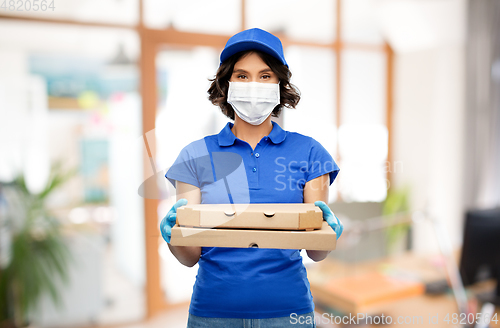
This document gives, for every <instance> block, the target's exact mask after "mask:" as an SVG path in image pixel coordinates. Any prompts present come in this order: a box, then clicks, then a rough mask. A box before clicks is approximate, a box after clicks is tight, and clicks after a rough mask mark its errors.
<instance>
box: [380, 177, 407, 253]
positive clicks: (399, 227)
mask: <svg viewBox="0 0 500 328" xmlns="http://www.w3.org/2000/svg"><path fill="white" fill-rule="evenodd" d="M409 194H410V188H409V187H408V186H406V187H404V188H401V189H394V188H391V189H389V190H388V192H387V197H386V199H385V201H384V202H383V205H382V215H383V217H384V218H385V220H386V224H387V225H388V228H387V229H386V231H385V237H386V246H387V253H388V254H389V255H392V254H395V253H398V252H400V251H404V250H405V249H406V248H407V244H408V242H407V238H405V237H408V231H409V229H410V227H411V224H410V223H408V222H407V220H405V217H406V216H410V213H409V209H410V206H409V204H408V203H409ZM401 221H403V222H401ZM402 243H403V244H402Z"/></svg>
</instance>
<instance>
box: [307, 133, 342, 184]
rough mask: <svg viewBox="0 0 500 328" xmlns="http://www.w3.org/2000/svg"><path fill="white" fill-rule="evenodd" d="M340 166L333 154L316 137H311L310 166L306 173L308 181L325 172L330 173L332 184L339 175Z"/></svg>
mask: <svg viewBox="0 0 500 328" xmlns="http://www.w3.org/2000/svg"><path fill="white" fill-rule="evenodd" d="M339 171H340V168H339V167H338V165H337V163H335V160H334V159H333V157H332V155H330V153H329V152H328V151H327V150H326V149H325V147H323V146H322V145H321V144H320V143H319V142H318V141H316V140H315V139H314V138H311V146H310V148H309V166H308V171H307V173H306V181H310V180H312V179H315V178H317V177H319V176H322V175H324V174H327V173H328V174H329V175H330V185H331V184H332V183H333V181H334V180H335V178H336V177H337V175H338V173H339Z"/></svg>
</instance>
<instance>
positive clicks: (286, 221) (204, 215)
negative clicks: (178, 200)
mask: <svg viewBox="0 0 500 328" xmlns="http://www.w3.org/2000/svg"><path fill="white" fill-rule="evenodd" d="M322 222H323V212H322V211H321V209H320V208H319V207H317V206H315V205H314V204H310V203H307V204H304V203H290V204H196V205H189V204H188V205H186V206H182V207H179V208H178V209H177V224H179V225H180V226H187V227H206V228H213V227H217V228H250V229H278V230H313V229H321V226H322Z"/></svg>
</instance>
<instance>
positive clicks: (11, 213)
mask: <svg viewBox="0 0 500 328" xmlns="http://www.w3.org/2000/svg"><path fill="white" fill-rule="evenodd" d="M75 172H76V171H75V170H71V171H67V172H63V171H62V170H61V165H60V164H56V165H54V166H53V167H52V170H51V174H50V178H49V179H48V183H47V185H46V187H45V188H44V189H43V190H42V191H41V192H40V193H38V194H33V193H31V192H30V191H29V189H28V188H27V186H26V182H25V179H24V177H23V176H19V177H18V178H17V179H15V180H14V182H11V183H8V184H2V186H1V189H0V192H1V193H2V194H3V195H4V198H5V199H6V203H7V218H6V220H4V224H5V225H6V228H7V230H8V231H9V235H10V238H11V243H10V252H9V253H10V256H9V257H10V260H9V263H8V264H7V265H6V267H5V268H4V269H2V271H1V272H0V326H2V327H22V326H25V325H26V324H28V323H29V319H30V318H29V314H30V311H32V310H33V309H34V307H35V306H36V304H37V302H38V301H39V299H40V296H42V295H43V294H44V293H48V294H49V296H50V298H51V299H52V301H53V302H54V304H56V305H57V306H59V307H60V306H61V301H60V295H59V292H58V289H57V287H56V282H57V281H58V280H59V279H61V280H62V281H63V282H65V283H67V282H68V271H67V268H68V264H69V263H70V261H71V260H72V258H71V256H70V252H69V250H68V248H67V244H66V243H65V240H64V236H63V233H62V225H61V223H60V222H59V221H58V220H57V219H56V218H55V217H54V216H53V215H51V213H50V211H49V209H48V208H47V206H46V200H47V198H48V197H49V196H50V195H51V194H52V192H53V191H54V190H55V189H57V188H59V187H60V186H61V185H63V184H64V183H65V182H66V181H68V180H69V179H70V178H71V177H72V176H73V175H74V174H75Z"/></svg>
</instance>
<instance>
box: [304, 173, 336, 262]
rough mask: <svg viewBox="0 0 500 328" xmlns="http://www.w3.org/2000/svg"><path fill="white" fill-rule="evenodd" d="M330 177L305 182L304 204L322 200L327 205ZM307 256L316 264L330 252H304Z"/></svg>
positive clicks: (326, 175)
mask: <svg viewBox="0 0 500 328" xmlns="http://www.w3.org/2000/svg"><path fill="white" fill-rule="evenodd" d="M329 182H330V176H329V175H328V174H324V175H322V176H320V177H317V178H316V179H312V180H310V181H308V182H306V185H305V186H304V203H314V202H315V201H317V200H322V201H324V202H325V203H327V204H328V187H329ZM306 252H307V256H309V258H311V259H312V260H313V261H315V262H318V261H321V260H324V259H325V258H326V257H327V256H328V254H329V253H330V251H317V250H306Z"/></svg>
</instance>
